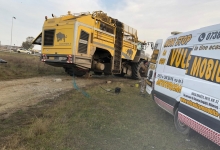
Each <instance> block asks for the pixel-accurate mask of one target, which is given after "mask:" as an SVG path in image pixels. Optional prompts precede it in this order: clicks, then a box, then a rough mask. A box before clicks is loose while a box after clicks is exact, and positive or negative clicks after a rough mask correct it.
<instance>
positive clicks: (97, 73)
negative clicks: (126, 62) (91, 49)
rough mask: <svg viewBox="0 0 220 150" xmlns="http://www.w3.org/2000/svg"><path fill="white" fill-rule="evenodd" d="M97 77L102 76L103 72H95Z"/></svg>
mask: <svg viewBox="0 0 220 150" xmlns="http://www.w3.org/2000/svg"><path fill="white" fill-rule="evenodd" d="M94 74H95V75H98V76H101V75H102V72H94Z"/></svg>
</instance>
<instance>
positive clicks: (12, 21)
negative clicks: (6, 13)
mask: <svg viewBox="0 0 220 150" xmlns="http://www.w3.org/2000/svg"><path fill="white" fill-rule="evenodd" d="M13 19H16V18H15V17H12V25H11V44H10V45H11V47H12V29H13ZM10 53H11V48H10Z"/></svg>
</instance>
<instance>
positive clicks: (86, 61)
mask: <svg viewBox="0 0 220 150" xmlns="http://www.w3.org/2000/svg"><path fill="white" fill-rule="evenodd" d="M40 60H41V61H42V62H45V63H46V64H48V65H51V66H56V67H72V66H77V67H79V68H83V69H90V68H91V63H92V61H91V58H88V57H82V56H75V55H66V54H41V56H40Z"/></svg>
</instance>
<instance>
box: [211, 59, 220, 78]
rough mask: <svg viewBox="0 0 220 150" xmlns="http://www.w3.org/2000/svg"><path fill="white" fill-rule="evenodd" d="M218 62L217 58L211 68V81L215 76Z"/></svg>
mask: <svg viewBox="0 0 220 150" xmlns="http://www.w3.org/2000/svg"><path fill="white" fill-rule="evenodd" d="M218 63H219V62H218V60H216V62H215V67H214V69H213V73H212V78H211V80H212V81H213V80H214V77H215V73H216V70H217V66H218Z"/></svg>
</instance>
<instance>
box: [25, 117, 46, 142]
mask: <svg viewBox="0 0 220 150" xmlns="http://www.w3.org/2000/svg"><path fill="white" fill-rule="evenodd" d="M49 125H50V120H49V119H44V118H37V119H36V120H35V121H34V123H33V124H32V125H31V126H30V128H29V129H28V130H27V131H26V133H25V135H24V136H23V137H24V138H25V139H34V138H35V137H36V136H39V135H42V134H44V133H46V132H47V131H48V128H49Z"/></svg>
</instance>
